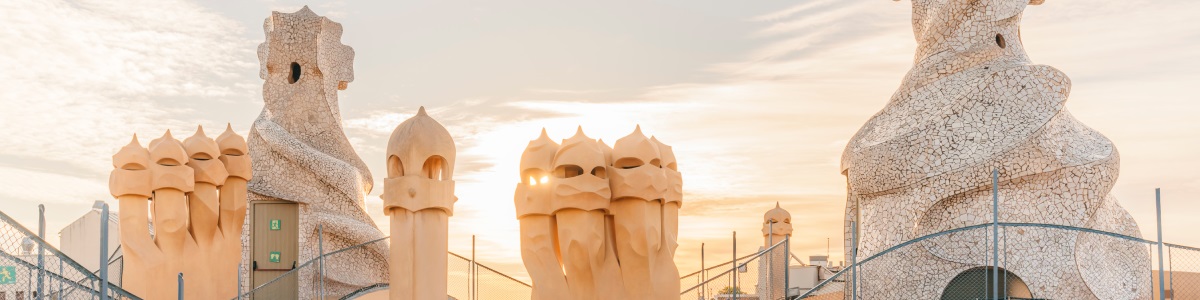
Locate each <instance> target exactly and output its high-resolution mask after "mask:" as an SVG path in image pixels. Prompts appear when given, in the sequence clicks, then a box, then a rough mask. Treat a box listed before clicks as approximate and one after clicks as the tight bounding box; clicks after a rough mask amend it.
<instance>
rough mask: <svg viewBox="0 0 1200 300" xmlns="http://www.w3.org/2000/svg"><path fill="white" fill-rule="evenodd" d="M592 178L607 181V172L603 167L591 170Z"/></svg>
mask: <svg viewBox="0 0 1200 300" xmlns="http://www.w3.org/2000/svg"><path fill="white" fill-rule="evenodd" d="M592 176H596V177H600V179H608V170H607V169H605V168H604V167H595V168H592Z"/></svg>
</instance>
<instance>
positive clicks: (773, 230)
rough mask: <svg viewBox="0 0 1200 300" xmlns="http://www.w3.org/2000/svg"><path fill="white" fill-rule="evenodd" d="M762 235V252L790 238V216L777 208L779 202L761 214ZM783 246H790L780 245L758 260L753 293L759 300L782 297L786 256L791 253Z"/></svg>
mask: <svg viewBox="0 0 1200 300" xmlns="http://www.w3.org/2000/svg"><path fill="white" fill-rule="evenodd" d="M762 234H763V247H762V249H764V250H765V249H767V248H770V247H771V246H772V245H775V244H778V243H780V242H783V241H784V239H787V238H788V237H790V236H792V214H791V213H789V212H788V211H787V210H785V209H783V208H782V207H779V202H776V203H775V208H772V209H770V210H768V211H767V212H766V213H764V214H763V222H762ZM784 246H791V245H780V246H779V247H783V248H776V250H774V251H771V252H770V253H768V254H765V255H763V256H761V257H759V258H758V260H759V261H758V266H759V267H758V284H757V286H756V287H755V293H757V294H756V295H758V297H759V298H761V299H779V298H780V297H783V296H784V292H785V286H786V282H784V275H783V272H785V270H786V269H784V268H785V266H787V265H788V264H789V262H788V258H789V257H788V254H789V253H791V249H788V248H786V247H784Z"/></svg>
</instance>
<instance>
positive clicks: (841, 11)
mask: <svg viewBox="0 0 1200 300" xmlns="http://www.w3.org/2000/svg"><path fill="white" fill-rule="evenodd" d="M303 5H308V6H309V7H310V8H311V9H312V10H313V11H314V12H316V13H317V14H319V15H323V16H327V17H329V18H331V19H332V20H334V21H337V22H340V23H341V24H342V25H343V27H344V34H343V36H342V43H344V44H346V45H349V46H351V47H353V48H354V50H355V53H356V56H355V62H354V69H355V81H354V82H351V83H350V84H349V88H348V89H347V90H345V91H341V92H340V93H339V99H340V106H341V112H342V118H343V125H344V127H345V128H346V135H347V136H348V137H349V138H350V141H351V143H352V144H353V145H354V147H355V149H356V150H357V152H358V154H359V156H360V157H362V158H363V160H364V161H365V162H366V163H367V164H368V167H369V168H370V170H371V172H372V174H373V175H374V178H375V180H376V183H375V187H376V188H375V189H374V190H372V191H371V193H370V195H369V196H368V197H367V200H366V209H367V211H368V213H369V214H371V215H372V217H373V218H375V219H376V221H377V223H378V224H379V225H380V226H381V228H386V226H387V220H386V219H385V217H384V216H383V213H382V205H381V201H380V200H379V198H378V195H379V194H381V193H382V190H383V189H382V186H383V185H382V179H383V178H384V177H385V174H386V173H385V169H384V161H385V160H384V158H385V155H384V149H385V147H386V145H387V138H388V135H389V134H390V132H391V131H392V129H394V128H395V126H396V125H398V124H399V123H400V122H402V121H403V120H405V119H407V118H408V117H410V116H412V115H413V114H414V113H415V112H416V110H417V108H418V107H419V106H425V107H426V109H427V110H428V111H429V114H430V115H431V116H432V117H433V118H435V119H437V120H438V121H439V122H441V123H442V124H444V125H445V126H446V127H447V128H448V130H449V131H450V132H451V133H452V134H453V135H454V137H455V139H456V142H457V144H458V150H459V153H458V161H457V165H456V166H455V167H456V170H455V175H456V176H455V178H454V179H455V181H456V182H457V184H456V186H457V187H456V194H457V195H458V197H459V201H458V202H457V204H455V215H454V217H452V218H451V219H450V240H449V241H450V245H449V247H450V250H451V251H452V252H456V253H469V252H470V251H471V236H472V235H476V236H477V242H478V245H477V248H476V250H477V251H476V255H477V256H478V258H479V261H480V262H481V263H484V264H487V265H489V266H491V267H492V268H494V269H497V270H499V271H501V272H505V273H507V274H510V275H512V276H514V277H517V278H527V276H526V275H525V270H524V267H523V266H522V265H521V263H520V252H519V245H518V236H517V227H518V225H517V221H516V219H515V216H514V210H513V202H512V197H511V195H512V192H513V191H512V189H513V186H514V184H515V183H516V182H517V181H518V180H519V179H518V176H517V175H518V167H517V163H518V161H519V158H520V154H521V152H522V151H523V150H524V148H525V145H526V143H528V141H529V140H531V139H534V138H536V137H537V135H538V133H539V131H540V130H541V129H542V128H546V130H547V131H548V132H549V134H550V136H551V137H552V138H554V139H564V138H567V137H568V136H569V135H570V134H571V133H573V132H574V130H575V127H576V126H583V128H584V131H585V132H586V133H587V134H588V135H589V136H591V137H593V138H603V139H604V140H605V141H615V140H616V139H618V138H620V137H622V136H624V135H626V134H628V133H630V132H631V131H632V130H633V128H634V126H635V125H638V124H640V125H641V127H642V129H643V131H644V132H646V134H648V135H655V136H657V137H658V138H659V139H660V140H662V141H664V142H665V143H667V144H670V145H672V146H673V147H674V151H675V154H676V157H677V158H678V161H679V169H680V171H681V172H682V173H683V177H684V182H685V184H684V191H685V198H684V199H685V200H684V201H685V202H684V206H683V209H682V211H681V212H680V215H681V216H680V223H681V232H680V237H679V244H680V246H679V249H678V253H677V255H676V256H677V257H676V263H677V264H678V265H679V267H680V270H681V272H682V273H685V274H686V273H690V272H692V271H695V270H697V269H698V268H699V262H700V248H701V244H705V253H706V254H707V255H708V257H707V261H708V262H710V264H711V262H714V261H720V260H724V259H727V258H728V257H730V251H731V249H730V248H731V247H730V246H731V243H732V242H731V234H732V232H734V231H736V232H738V233H740V234H739V237H738V240H737V244H738V247H737V249H738V254H739V255H744V254H748V253H751V252H752V251H754V249H757V247H758V246H760V245H762V243H763V241H762V235H761V232H760V231H759V230H760V226H761V225H760V224H761V222H762V214H763V213H764V212H765V211H767V210H768V209H770V208H772V207H774V206H775V204H776V203H777V202H778V203H779V204H780V205H781V206H782V207H783V208H785V209H787V210H788V211H790V212H791V214H792V216H793V226H794V228H795V232H794V237H793V243H792V244H793V246H792V247H793V251H794V252H795V253H796V254H797V255H799V256H800V257H802V258H805V259H807V256H809V255H823V254H825V253H826V245H827V244H826V241H827V239H828V240H829V241H830V243H831V248H832V249H835V250H834V251H833V253H832V258H831V260H833V261H835V262H836V261H841V260H844V258H843V257H842V255H841V253H839V251H837V250H836V249H840V248H841V245H842V242H841V240H842V233H841V230H842V228H841V227H842V219H843V216H842V213H843V209H844V205H845V190H846V183H845V177H843V176H842V175H841V174H839V170H838V161H839V159H840V155H841V153H842V149H843V148H844V147H845V145H846V142H847V140H849V139H850V137H851V136H852V135H853V134H854V133H855V132H856V131H857V130H858V128H859V127H860V126H861V125H862V124H863V123H864V122H865V121H866V120H867V118H869V117H870V116H871V115H873V114H874V113H875V112H877V111H878V110H879V109H881V108H882V107H883V106H884V104H885V103H886V102H887V101H888V99H889V98H890V96H891V94H892V93H893V92H894V91H895V89H896V87H898V86H899V83H900V80H901V79H902V77H903V76H904V74H905V72H906V71H907V70H908V68H909V67H910V66H911V64H912V60H913V53H914V49H915V47H916V44H915V42H914V40H913V35H912V30H911V23H910V17H911V7H910V4H909V2H907V1H900V2H893V1H887V0H849V1H847V0H804V1H774V0H764V1H695V0H687V1H683V0H678V1H626V0H616V1H602V2H573V1H549V0H546V1H541V0H518V1H505V2H504V3H503V4H500V3H496V2H495V1H375V2H368V1H353V2H351V1H313V2H296V1H210V2H197V1H187V0H104V1H98V0H81V1H56V0H39V1H30V0H14V1H3V3H0V70H3V71H2V72H0V82H2V83H3V84H4V87H3V88H0V101H2V102H0V107H3V108H2V109H0V211H3V212H5V213H6V214H8V215H10V216H12V217H14V218H15V219H17V220H18V221H19V222H21V223H22V224H25V225H26V226H27V227H31V228H32V227H33V226H35V224H37V205H38V204H44V205H46V208H47V214H46V218H47V228H48V229H47V232H49V233H50V235H51V237H50V238H49V240H50V241H51V242H52V243H57V236H56V235H57V234H56V233H57V231H58V230H59V229H61V228H63V227H65V226H66V225H67V224H69V223H70V222H72V221H74V220H75V219H76V218H78V217H79V216H82V215H83V214H84V212H86V211H87V210H88V209H90V208H91V205H92V203H93V201H95V200H107V199H110V198H111V196H110V195H109V193H108V188H107V182H108V178H107V177H108V173H109V171H111V169H112V165H111V156H112V154H113V153H115V152H116V151H117V150H118V149H119V148H120V147H121V146H123V145H125V144H126V143H127V142H128V141H129V136H130V135H131V134H134V133H137V134H139V136H141V137H143V141H142V142H143V144H144V143H146V142H148V139H149V138H152V137H157V136H159V135H161V134H162V133H163V131H165V130H168V129H170V130H171V131H172V132H173V133H174V134H175V136H177V137H178V136H190V135H191V134H192V133H193V132H194V131H195V128H196V126H197V125H202V126H204V127H205V128H210V129H209V131H208V132H210V133H214V132H217V131H219V129H220V127H223V126H225V124H226V123H230V124H231V125H232V127H233V128H234V129H235V130H237V131H238V132H239V133H241V134H243V135H246V134H247V132H248V131H249V128H250V124H251V122H253V120H254V118H255V117H256V116H257V115H258V114H259V112H260V111H261V109H262V105H263V102H262V80H261V79H260V78H259V77H258V76H257V75H258V70H259V69H258V68H259V66H258V60H257V56H256V54H255V50H256V48H257V45H258V44H259V43H261V42H262V41H263V39H264V35H263V32H262V24H263V19H264V18H266V17H267V16H269V15H270V12H271V11H281V12H294V11H296V10H298V9H299V8H300V7H301V6H303ZM1196 11H1200V2H1197V1H1190V0H1154V1H1151V0H1127V1H1061V0H1049V1H1046V4H1044V5H1041V6H1032V7H1029V8H1028V9H1026V13H1025V17H1024V21H1023V27H1022V36H1023V39H1024V45H1025V46H1026V49H1027V51H1028V52H1029V55H1030V57H1031V58H1032V59H1033V61H1034V62H1035V63H1038V64H1045V65H1050V66H1054V67H1056V68H1058V69H1060V70H1062V71H1064V72H1065V73H1066V74H1067V75H1068V76H1070V77H1071V79H1072V83H1073V89H1072V93H1071V97H1070V100H1069V101H1068V104H1067V108H1068V109H1069V110H1070V111H1071V112H1072V114H1074V115H1075V117H1076V118H1078V119H1079V120H1080V121H1082V122H1083V123H1085V124H1087V125H1089V126H1091V127H1093V128H1095V129H1097V130H1099V131H1100V132H1101V133H1103V134H1105V135H1106V136H1107V137H1108V138H1110V139H1111V140H1113V142H1114V143H1115V144H1116V146H1117V148H1118V150H1119V151H1120V154H1121V158H1122V161H1121V173H1120V179H1119V180H1118V182H1117V184H1116V187H1115V188H1114V189H1113V194H1114V195H1115V196H1116V197H1117V198H1118V199H1119V201H1120V203H1121V205H1123V206H1124V207H1125V208H1126V209H1128V210H1129V212H1130V213H1131V214H1132V215H1133V216H1134V218H1135V219H1136V220H1137V221H1138V222H1139V224H1140V226H1141V230H1142V234H1143V236H1145V237H1147V238H1151V239H1153V237H1154V236H1155V235H1156V232H1155V230H1156V228H1155V226H1154V223H1155V205H1154V189H1155V188H1162V189H1163V214H1162V216H1163V221H1162V223H1163V236H1164V238H1165V240H1166V241H1167V242H1173V243H1177V244H1184V245H1192V246H1198V245H1200V235H1197V234H1195V233H1194V232H1192V231H1191V230H1192V229H1193V228H1197V227H1200V218H1195V215H1196V213H1197V212H1198V211H1200V201H1197V200H1196V199H1195V198H1196V196H1194V195H1200V175H1197V173H1196V171H1195V170H1200V156H1197V155H1196V154H1195V153H1196V149H1197V148H1198V146H1200V118H1197V117H1196V116H1197V115H1200V96H1197V94H1196V93H1195V92H1194V88H1195V86H1196V85H1197V84H1198V83H1200V72H1197V71H1196V70H1200V57H1197V56H1200V22H1195V21H1194V13H1193V12H1196Z"/></svg>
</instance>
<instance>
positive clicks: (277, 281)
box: [241, 237, 388, 299]
mask: <svg viewBox="0 0 1200 300" xmlns="http://www.w3.org/2000/svg"><path fill="white" fill-rule="evenodd" d="M387 239H388V238H387V237H383V238H379V239H376V240H373V241H368V242H365V243H362V244H358V245H354V246H350V247H346V248H343V249H338V250H334V251H330V252H326V253H325V254H324V255H321V256H318V257H316V258H313V259H311V260H308V261H306V262H304V263H302V264H298V265H296V266H294V267H293V268H291V269H290V270H287V271H285V272H283V273H282V274H279V275H278V276H276V277H274V279H271V280H268V281H267V282H265V283H262V284H259V285H257V286H255V287H253V288H251V289H249V290H248V291H245V292H243V293H241V298H243V299H244V298H249V299H280V298H287V299H319V298H323V299H341V298H347V297H355V296H360V295H363V294H366V293H369V292H371V291H375V290H379V289H382V288H385V287H386V286H387V282H353V283H342V282H337V281H335V280H325V278H326V277H325V276H323V275H320V274H323V272H325V271H328V270H330V269H333V268H341V267H342V266H334V265H330V264H326V263H325V261H328V260H337V259H339V258H343V259H344V258H349V259H353V258H354V257H353V256H355V255H359V253H361V252H360V251H353V250H358V249H369V248H371V247H379V246H380V245H383V246H386V244H387ZM251 269H253V268H251ZM339 271H345V270H339ZM252 272H253V271H252ZM311 273H318V275H317V276H302V275H304V274H311ZM342 273H347V272H342ZM243 276H245V275H243ZM250 276H253V274H250ZM298 278H310V279H311V280H313V282H311V283H309V284H300V283H299V282H298V280H299V279H298ZM300 286H306V287H307V289H301V288H300ZM321 296H324V297H321Z"/></svg>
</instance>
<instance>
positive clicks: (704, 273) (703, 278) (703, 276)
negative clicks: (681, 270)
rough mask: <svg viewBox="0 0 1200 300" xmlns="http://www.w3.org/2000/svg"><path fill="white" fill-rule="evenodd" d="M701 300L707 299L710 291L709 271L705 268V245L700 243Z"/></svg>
mask: <svg viewBox="0 0 1200 300" xmlns="http://www.w3.org/2000/svg"><path fill="white" fill-rule="evenodd" d="M700 278H701V279H700V280H701V281H700V282H701V287H700V299H705V296H706V295H705V292H707V291H708V270H707V269H705V268H704V243H700Z"/></svg>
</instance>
